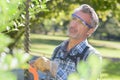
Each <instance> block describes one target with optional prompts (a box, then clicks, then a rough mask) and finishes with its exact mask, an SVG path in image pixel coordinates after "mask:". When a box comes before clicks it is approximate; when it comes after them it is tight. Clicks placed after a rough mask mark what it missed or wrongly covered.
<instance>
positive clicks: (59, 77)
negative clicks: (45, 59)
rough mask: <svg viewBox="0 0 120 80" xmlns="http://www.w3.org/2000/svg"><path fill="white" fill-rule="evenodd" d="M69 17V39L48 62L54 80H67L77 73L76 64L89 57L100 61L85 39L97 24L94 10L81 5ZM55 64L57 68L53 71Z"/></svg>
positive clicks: (58, 47) (99, 57)
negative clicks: (94, 57)
mask: <svg viewBox="0 0 120 80" xmlns="http://www.w3.org/2000/svg"><path fill="white" fill-rule="evenodd" d="M71 16H72V18H71V21H70V23H69V26H68V36H69V39H68V40H65V41H63V42H62V43H61V44H60V45H59V46H57V47H56V48H55V50H54V52H53V56H52V58H51V61H50V62H49V66H50V68H49V69H50V72H51V73H53V72H54V74H53V76H54V77H55V78H56V80H67V79H68V76H69V75H70V74H71V73H73V72H77V69H76V67H77V64H78V62H80V61H84V62H86V61H87V59H88V58H89V57H90V55H95V56H97V58H98V59H99V60H100V59H101V56H100V55H99V52H98V51H97V50H96V49H95V48H93V47H92V46H91V45H90V44H89V43H88V42H87V38H88V37H89V36H90V35H91V34H92V33H94V31H95V30H96V29H97V27H98V23H99V19H98V16H97V14H96V12H95V11H94V9H93V8H92V7H90V6H89V5H87V4H83V5H81V6H80V7H78V8H76V9H75V10H74V12H73V14H72V15H71ZM38 62H39V61H38ZM52 62H54V63H52ZM55 64H56V65H57V66H56V67H57V68H56V67H55V69H54V66H53V65H55ZM83 80H84V79H83Z"/></svg>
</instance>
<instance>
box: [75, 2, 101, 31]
mask: <svg viewBox="0 0 120 80" xmlns="http://www.w3.org/2000/svg"><path fill="white" fill-rule="evenodd" d="M78 11H82V12H84V13H88V14H90V16H91V24H90V25H91V26H92V27H93V28H95V29H97V27H98V24H99V18H98V16H97V14H96V12H95V10H94V9H93V8H92V7H91V6H89V5H87V4H83V5H81V6H80V7H78V8H76V9H75V11H74V13H75V12H78Z"/></svg>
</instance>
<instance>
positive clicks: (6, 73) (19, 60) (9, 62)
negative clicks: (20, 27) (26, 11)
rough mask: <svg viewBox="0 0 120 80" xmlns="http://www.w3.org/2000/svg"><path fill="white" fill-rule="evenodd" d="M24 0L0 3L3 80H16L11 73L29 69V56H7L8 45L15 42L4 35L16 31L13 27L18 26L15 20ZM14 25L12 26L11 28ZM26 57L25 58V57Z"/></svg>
mask: <svg viewBox="0 0 120 80" xmlns="http://www.w3.org/2000/svg"><path fill="white" fill-rule="evenodd" d="M22 1H23V0H16V1H15V0H1V1H0V17H1V20H0V28H1V29H0V79H1V80H16V79H17V78H16V76H15V75H14V74H13V73H11V72H12V70H13V69H15V68H28V65H27V64H26V61H27V60H28V59H29V58H30V57H29V55H26V54H23V53H24V52H20V51H18V52H16V51H15V52H14V53H17V54H13V55H10V54H6V53H5V52H9V49H8V44H10V43H11V42H13V40H12V39H11V38H10V37H9V36H7V35H5V34H4V31H5V30H7V31H8V32H11V31H14V30H13V29H12V27H14V29H15V27H17V26H15V25H16V24H15V23H14V20H15V19H16V18H18V15H19V11H18V5H20V4H21V3H22ZM11 25H12V26H11ZM1 32H2V33H1ZM23 56H24V57H23Z"/></svg>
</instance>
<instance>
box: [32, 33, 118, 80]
mask: <svg viewBox="0 0 120 80" xmlns="http://www.w3.org/2000/svg"><path fill="white" fill-rule="evenodd" d="M66 39H67V37H63V36H52V35H49V36H48V35H39V34H31V54H34V55H39V56H40V55H41V56H46V57H50V56H51V55H52V52H53V50H54V48H55V47H56V46H57V45H59V44H60V43H61V42H62V41H63V40H66ZM89 42H90V44H91V45H93V46H94V47H95V48H96V49H97V50H98V51H100V52H101V54H102V56H104V57H108V58H109V57H110V58H111V57H112V58H120V42H115V41H101V40H93V39H89ZM103 64H105V66H104V68H103V71H102V74H101V75H100V78H101V80H120V76H119V75H120V67H119V65H120V61H111V60H106V59H103Z"/></svg>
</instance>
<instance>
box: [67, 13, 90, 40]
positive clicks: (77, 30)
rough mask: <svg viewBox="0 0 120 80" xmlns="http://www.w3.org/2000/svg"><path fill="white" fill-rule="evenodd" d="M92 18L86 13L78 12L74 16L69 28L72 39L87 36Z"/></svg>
mask: <svg viewBox="0 0 120 80" xmlns="http://www.w3.org/2000/svg"><path fill="white" fill-rule="evenodd" d="M90 20H91V16H90V15H89V14H87V13H84V12H81V11H79V12H76V13H74V14H72V19H71V21H70V24H69V27H68V35H69V37H70V38H74V39H80V38H84V37H86V36H87V32H88V31H89V29H90V28H91V26H90Z"/></svg>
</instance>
